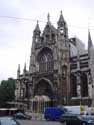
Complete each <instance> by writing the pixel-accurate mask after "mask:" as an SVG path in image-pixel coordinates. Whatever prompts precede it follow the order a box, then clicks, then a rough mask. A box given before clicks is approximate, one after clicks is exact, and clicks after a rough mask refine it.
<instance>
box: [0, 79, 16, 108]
mask: <svg viewBox="0 0 94 125" xmlns="http://www.w3.org/2000/svg"><path fill="white" fill-rule="evenodd" d="M14 98H15V79H13V78H9V79H8V80H2V81H1V86H0V107H2V106H4V105H5V104H6V102H8V101H12V100H14Z"/></svg>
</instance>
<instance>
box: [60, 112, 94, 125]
mask: <svg viewBox="0 0 94 125" xmlns="http://www.w3.org/2000/svg"><path fill="white" fill-rule="evenodd" d="M60 122H62V123H63V124H64V123H65V124H66V125H94V120H93V119H90V118H89V119H88V118H85V117H84V118H83V117H82V116H81V115H77V114H65V115H63V116H62V117H61V118H60Z"/></svg>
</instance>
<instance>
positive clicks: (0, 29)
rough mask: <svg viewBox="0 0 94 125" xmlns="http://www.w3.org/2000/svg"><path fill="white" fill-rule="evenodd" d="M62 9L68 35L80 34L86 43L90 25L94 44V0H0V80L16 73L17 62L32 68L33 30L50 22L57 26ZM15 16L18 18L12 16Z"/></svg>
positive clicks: (79, 36) (14, 75) (22, 66)
mask: <svg viewBox="0 0 94 125" xmlns="http://www.w3.org/2000/svg"><path fill="white" fill-rule="evenodd" d="M61 10H62V13H63V16H64V19H65V20H66V22H67V24H68V32H69V37H73V36H77V37H78V38H79V39H81V40H82V41H83V42H84V43H85V46H86V47H87V42H88V28H89V29H90V33H91V38H92V41H93V44H94V35H93V34H94V0H0V58H1V59H0V81H1V80H6V79H8V78H9V77H13V78H16V77H17V69H18V64H20V66H21V73H22V72H23V68H24V63H26V65H27V70H28V69H29V61H30V52H31V45H32V35H33V30H34V28H35V26H36V23H37V20H39V25H40V29H41V30H42V31H43V28H44V26H45V24H46V22H47V14H48V13H50V21H51V23H52V24H53V25H54V26H55V27H57V21H58V19H59V16H60V11H61ZM13 17H16V18H13Z"/></svg>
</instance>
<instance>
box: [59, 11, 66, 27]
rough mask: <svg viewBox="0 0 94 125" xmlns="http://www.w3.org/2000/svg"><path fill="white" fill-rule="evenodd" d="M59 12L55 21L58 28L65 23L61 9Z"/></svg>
mask: <svg viewBox="0 0 94 125" xmlns="http://www.w3.org/2000/svg"><path fill="white" fill-rule="evenodd" d="M60 13H61V14H60V17H59V21H58V22H57V24H58V28H60V27H64V26H65V25H66V22H65V20H64V17H63V14H62V11H61V12H60Z"/></svg>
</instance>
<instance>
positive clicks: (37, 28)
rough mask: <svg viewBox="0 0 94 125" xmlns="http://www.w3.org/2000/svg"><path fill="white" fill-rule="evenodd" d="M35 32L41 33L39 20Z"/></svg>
mask: <svg viewBox="0 0 94 125" xmlns="http://www.w3.org/2000/svg"><path fill="white" fill-rule="evenodd" d="M34 31H35V32H40V28H39V21H38V20H37V24H36V27H35V30H34Z"/></svg>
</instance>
